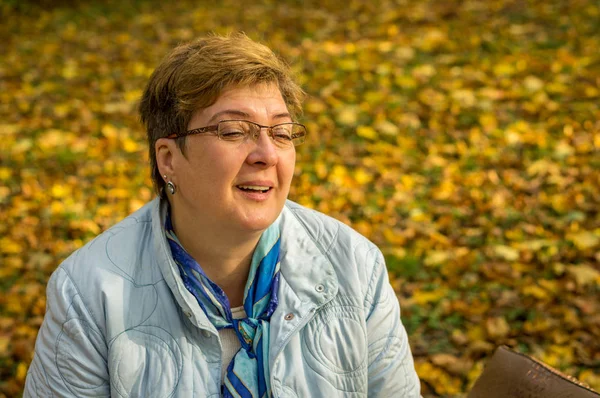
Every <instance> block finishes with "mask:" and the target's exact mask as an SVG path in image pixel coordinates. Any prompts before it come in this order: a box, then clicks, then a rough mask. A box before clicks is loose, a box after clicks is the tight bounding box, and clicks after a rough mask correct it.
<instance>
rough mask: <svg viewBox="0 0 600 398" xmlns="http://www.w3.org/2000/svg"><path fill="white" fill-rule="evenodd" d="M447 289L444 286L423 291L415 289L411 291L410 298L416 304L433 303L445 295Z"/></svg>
mask: <svg viewBox="0 0 600 398" xmlns="http://www.w3.org/2000/svg"><path fill="white" fill-rule="evenodd" d="M447 293H448V290H447V289H445V288H439V289H436V290H433V291H431V292H423V291H420V290H417V291H416V292H414V293H413V295H412V299H413V300H414V302H415V303H417V304H426V303H435V302H438V301H440V300H441V299H443V298H444V297H446V295H447Z"/></svg>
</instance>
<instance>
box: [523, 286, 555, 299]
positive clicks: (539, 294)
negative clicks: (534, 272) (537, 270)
mask: <svg viewBox="0 0 600 398" xmlns="http://www.w3.org/2000/svg"><path fill="white" fill-rule="evenodd" d="M523 294H525V295H526V296H533V297H535V298H537V299H540V300H542V299H548V298H549V295H548V292H547V291H546V290H544V289H542V288H541V287H539V286H536V285H527V286H525V287H524V288H523Z"/></svg>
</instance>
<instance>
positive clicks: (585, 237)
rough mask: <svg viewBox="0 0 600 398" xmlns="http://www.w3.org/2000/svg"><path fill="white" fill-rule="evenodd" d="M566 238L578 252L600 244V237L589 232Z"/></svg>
mask: <svg viewBox="0 0 600 398" xmlns="http://www.w3.org/2000/svg"><path fill="white" fill-rule="evenodd" d="M567 238H568V239H569V240H570V241H571V242H573V244H575V246H576V247H577V248H578V249H579V250H586V249H591V248H593V247H595V246H597V245H598V243H600V237H599V236H597V235H595V234H594V233H593V232H590V231H581V232H578V233H575V234H570V235H569V236H567Z"/></svg>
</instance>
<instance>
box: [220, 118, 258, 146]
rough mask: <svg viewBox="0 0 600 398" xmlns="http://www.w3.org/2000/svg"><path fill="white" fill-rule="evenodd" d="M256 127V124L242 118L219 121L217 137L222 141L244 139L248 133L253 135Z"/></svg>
mask: <svg viewBox="0 0 600 398" xmlns="http://www.w3.org/2000/svg"><path fill="white" fill-rule="evenodd" d="M256 128H257V126H255V125H253V124H251V123H248V122H246V121H244V120H228V121H224V122H219V138H220V139H222V140H223V141H233V142H240V141H244V140H245V139H246V138H247V137H248V136H249V135H254V130H256Z"/></svg>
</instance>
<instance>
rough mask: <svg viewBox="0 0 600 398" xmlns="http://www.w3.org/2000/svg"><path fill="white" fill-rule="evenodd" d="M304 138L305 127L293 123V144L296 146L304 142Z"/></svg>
mask: <svg viewBox="0 0 600 398" xmlns="http://www.w3.org/2000/svg"><path fill="white" fill-rule="evenodd" d="M305 138H306V127H304V126H303V125H301V124H294V129H293V131H292V142H293V143H294V146H298V145H300V144H303V143H304V139H305Z"/></svg>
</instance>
